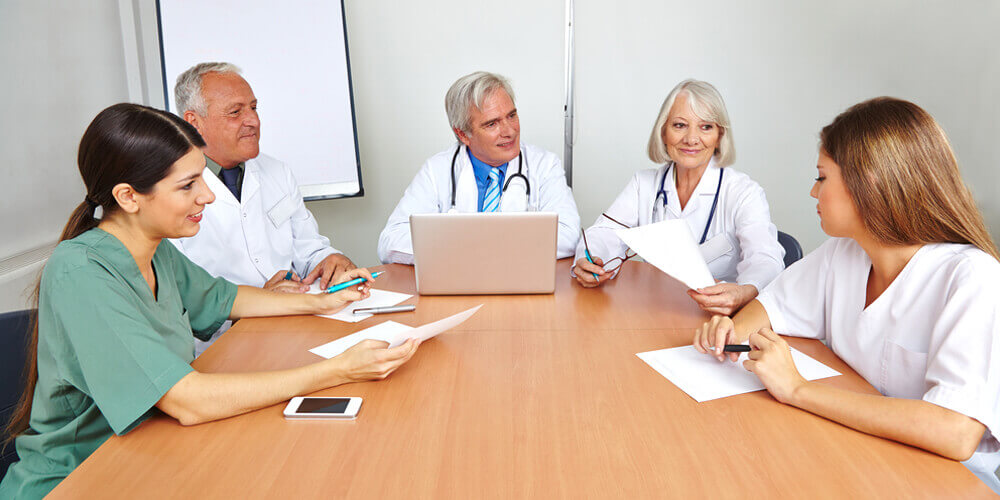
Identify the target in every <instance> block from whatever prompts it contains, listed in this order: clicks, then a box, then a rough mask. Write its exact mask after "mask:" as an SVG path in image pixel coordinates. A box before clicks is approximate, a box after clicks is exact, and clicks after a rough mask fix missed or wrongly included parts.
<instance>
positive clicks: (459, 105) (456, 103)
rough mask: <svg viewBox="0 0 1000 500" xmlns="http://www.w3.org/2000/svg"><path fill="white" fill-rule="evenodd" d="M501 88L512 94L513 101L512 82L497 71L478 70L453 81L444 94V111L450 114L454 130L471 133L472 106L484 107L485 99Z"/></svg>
mask: <svg viewBox="0 0 1000 500" xmlns="http://www.w3.org/2000/svg"><path fill="white" fill-rule="evenodd" d="M500 89H503V91H504V92H506V93H507V95H508V96H510V100H511V102H513V101H514V91H513V90H512V89H511V88H510V82H508V81H507V79H506V78H504V77H502V76H500V75H498V74H496V73H487V72H486V71H477V72H475V73H471V74H468V75H465V76H463V77H462V78H459V79H458V80H457V81H456V82H455V83H453V84H452V85H451V88H449V89H448V93H447V94H445V96H444V111H445V113H447V114H448V124H449V125H451V128H452V131H454V130H455V129H458V130H461V131H462V132H465V133H466V134H468V133H470V132H471V130H472V128H471V125H472V124H471V123H469V121H470V114H471V113H470V110H471V107H472V106H475V107H476V108H478V109H482V108H483V101H485V100H486V98H487V97H488V96H490V95H491V94H493V92H495V91H497V90H500ZM455 135H456V136H457V135H458V134H457V133H456V134H455Z"/></svg>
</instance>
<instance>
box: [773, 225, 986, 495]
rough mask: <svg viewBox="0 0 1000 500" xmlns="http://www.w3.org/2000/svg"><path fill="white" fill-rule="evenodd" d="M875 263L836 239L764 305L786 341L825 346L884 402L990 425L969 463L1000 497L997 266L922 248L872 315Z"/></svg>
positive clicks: (779, 284) (942, 248)
mask: <svg viewBox="0 0 1000 500" xmlns="http://www.w3.org/2000/svg"><path fill="white" fill-rule="evenodd" d="M870 269H871V260H870V259H869V258H868V255H867V254H866V253H865V252H864V250H862V248H861V247H860V246H859V245H858V244H857V243H856V242H855V241H854V240H851V239H846V238H832V239H830V240H828V241H827V242H826V243H824V244H823V245H822V246H820V247H819V248H818V249H817V250H816V251H814V252H812V253H810V254H809V255H807V256H806V257H805V258H803V259H802V260H801V261H799V262H797V263H796V264H795V265H794V266H791V267H789V268H788V270H787V271H785V272H783V273H782V274H781V275H780V276H778V278H777V279H775V280H774V282H773V283H771V285H770V286H768V287H767V288H766V289H764V291H763V292H761V294H760V295H759V296H758V297H757V300H759V301H760V303H761V304H763V306H764V309H765V310H766V311H767V316H768V318H769V319H770V322H771V327H772V329H773V330H774V331H775V332H777V333H780V334H784V335H793V336H796V337H808V338H815V339H821V340H826V341H827V344H828V345H829V346H830V349H832V350H833V352H835V353H836V354H837V356H840V358H841V359H843V360H844V361H845V362H846V363H847V364H849V365H850V366H851V368H853V369H854V370H855V371H856V372H858V374H859V375H861V376H862V377H864V379H865V380H867V381H868V383H870V384H871V385H872V386H874V387H875V389H877V390H878V391H879V392H880V393H882V394H883V395H885V396H889V397H893V398H908V399H922V400H924V401H929V402H931V403H934V404H936V405H938V406H941V407H944V408H948V409H950V410H953V411H955V412H958V413H961V414H963V415H967V416H969V417H972V418H974V419H976V420H978V421H979V422H981V423H982V424H983V425H985V426H986V429H987V430H986V433H985V434H984V435H983V438H982V441H980V443H979V448H978V449H977V450H976V453H975V454H974V455H973V457H972V458H971V459H969V460H968V461H966V462H964V463H965V465H966V466H967V467H968V468H969V469H970V470H972V471H973V472H974V473H976V475H977V476H979V477H980V478H981V479H983V480H984V481H985V482H986V483H987V484H989V485H990V486H991V487H992V488H993V489H994V491H997V492H998V493H1000V481H998V480H997V477H996V476H995V475H994V471H995V470H996V468H997V466H998V465H1000V442H998V440H997V435H998V434H997V433H998V432H1000V303H998V302H997V297H1000V262H997V261H996V260H995V259H993V258H992V257H991V256H989V255H988V254H987V253H985V252H983V251H981V250H979V249H977V248H975V247H973V246H971V245H960V244H956V243H937V244H929V245H924V246H923V247H921V248H920V250H918V251H917V253H916V254H915V255H914V256H913V258H911V259H910V261H909V262H908V263H907V264H906V267H904V268H903V270H902V271H901V272H900V273H899V275H898V276H896V279H895V280H893V282H892V283H891V284H890V285H889V287H888V288H887V289H886V290H885V291H884V292H883V293H882V295H881V296H879V297H878V298H877V299H876V300H875V301H874V302H872V303H871V305H869V306H868V307H867V308H865V290H866V287H867V283H868V274H869V272H870Z"/></svg>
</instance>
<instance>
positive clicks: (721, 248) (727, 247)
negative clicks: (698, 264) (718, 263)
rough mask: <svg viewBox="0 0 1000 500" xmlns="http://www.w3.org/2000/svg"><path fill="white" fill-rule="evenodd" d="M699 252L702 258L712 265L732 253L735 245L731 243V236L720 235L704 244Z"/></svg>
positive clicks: (699, 248)
mask: <svg viewBox="0 0 1000 500" xmlns="http://www.w3.org/2000/svg"><path fill="white" fill-rule="evenodd" d="M698 250H700V251H701V256H702V257H704V258H705V262H707V263H711V262H712V261H713V260H715V259H718V258H719V257H722V256H724V255H728V254H729V253H730V252H732V251H733V244H732V243H731V242H730V241H729V235H727V234H726V233H719V234H717V235H715V236H713V237H711V238H709V239H708V241H706V242H704V243H702V244H701V245H700V246H699V247H698Z"/></svg>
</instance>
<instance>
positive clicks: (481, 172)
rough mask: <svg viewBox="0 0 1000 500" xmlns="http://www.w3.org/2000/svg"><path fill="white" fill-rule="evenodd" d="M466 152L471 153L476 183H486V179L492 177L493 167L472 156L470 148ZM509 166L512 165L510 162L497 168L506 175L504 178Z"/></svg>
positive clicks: (470, 158) (470, 157)
mask: <svg viewBox="0 0 1000 500" xmlns="http://www.w3.org/2000/svg"><path fill="white" fill-rule="evenodd" d="M465 151H466V152H468V153H469V161H471V162H472V171H473V173H475V174H476V182H477V183H479V184H483V183H485V182H486V179H487V178H488V177H489V176H490V170H491V169H492V168H493V166H492V165H489V164H487V163H485V162H483V161H482V160H480V159H479V158H476V157H475V156H474V155H473V154H472V151H470V150H469V148H465ZM508 164H510V162H507V163H504V164H503V165H500V166H499V167H496V168H499V169H500V172H501V173H502V174H504V176H506V175H507V165H508Z"/></svg>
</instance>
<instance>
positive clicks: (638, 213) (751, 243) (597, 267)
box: [573, 80, 785, 315]
mask: <svg viewBox="0 0 1000 500" xmlns="http://www.w3.org/2000/svg"><path fill="white" fill-rule="evenodd" d="M647 152H648V155H649V159H650V160H652V161H653V162H654V163H658V164H661V166H660V167H659V168H651V169H647V170H641V171H639V172H636V174H635V175H634V176H632V179H631V180H630V181H629V183H628V185H627V186H625V189H624V190H623V191H622V192H621V194H619V195H618V198H617V199H615V202H614V203H613V204H612V205H611V207H609V208H608V210H607V211H606V212H604V213H603V214H601V216H599V217H598V218H597V221H595V222H594V225H593V226H590V227H589V228H587V230H586V232H585V233H584V238H585V240H584V239H581V240H580V242H579V243H578V244H577V247H576V263H575V265H574V266H573V275H574V276H575V277H576V280H577V282H579V283H580V285H582V286H584V287H587V288H590V287H596V286H600V285H602V284H604V283H605V282H607V280H609V279H611V278H612V277H613V276H615V274H616V272H617V268H618V266H619V265H620V262H621V261H622V259H624V258H625V257H626V255H625V254H626V251H628V247H627V246H626V245H625V244H624V243H622V241H621V239H620V238H618V236H617V235H616V234H615V230H616V229H620V228H621V227H623V226H625V227H635V226H643V225H646V224H652V223H654V222H660V221H664V220H670V219H683V220H684V221H685V222H687V224H688V228H689V229H690V230H691V236H692V237H693V238H694V241H696V242H698V244H699V249H700V250H701V254H702V256H703V257H704V258H705V262H707V263H708V268H709V270H710V271H711V272H712V276H714V277H715V279H717V280H721V281H723V282H724V283H719V284H716V285H713V286H709V287H705V288H702V289H699V290H689V291H688V295H690V296H691V298H692V299H694V301H695V302H697V303H698V306H699V307H701V308H702V309H703V310H705V311H708V312H710V313H714V314H727V315H728V314H732V313H734V312H736V311H738V310H739V309H740V308H741V307H743V305H745V304H746V303H747V302H750V301H751V300H753V298H754V297H756V296H757V293H758V291H760V290H762V289H763V288H764V286H765V285H767V284H768V283H770V282H771V280H773V279H774V277H775V276H777V275H778V273H780V272H781V271H782V270H783V269H784V268H785V263H784V256H785V251H784V249H782V248H781V245H780V244H779V243H778V229H777V228H775V227H774V224H772V223H771V212H770V209H769V208H768V205H767V198H766V197H765V196H764V189H763V188H761V187H760V184H757V183H756V182H754V180H753V179H751V178H750V176H748V175H747V174H745V173H743V172H740V171H738V170H734V169H733V167H732V166H730V165H732V163H733V161H734V159H735V157H736V150H735V147H734V146H733V131H732V127H731V126H730V123H729V113H728V112H726V104H725V102H723V100H722V95H721V94H719V91H718V90H716V89H715V87H713V86H712V85H711V84H709V83H707V82H702V81H698V80H684V81H683V82H681V83H679V84H677V86H676V87H674V89H673V90H671V91H670V94H669V95H667V98H666V99H665V100H664V101H663V105H662V106H661V107H660V114H659V116H658V117H657V118H656V122H655V123H654V125H653V130H652V131H651V132H650V135H649V143H648V146H647ZM588 250H589V253H590V255H589V256H588V255H587V251H588ZM591 259H593V263H591Z"/></svg>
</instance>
